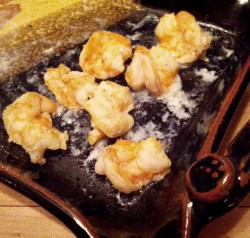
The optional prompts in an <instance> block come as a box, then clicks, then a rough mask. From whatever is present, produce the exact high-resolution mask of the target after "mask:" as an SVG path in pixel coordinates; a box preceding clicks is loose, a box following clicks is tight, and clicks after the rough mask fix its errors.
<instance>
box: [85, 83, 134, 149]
mask: <svg viewBox="0 0 250 238" xmlns="http://www.w3.org/2000/svg"><path fill="white" fill-rule="evenodd" d="M84 108H85V110H86V111H88V112H89V113H90V115H91V125H92V126H93V127H94V130H92V131H91V132H90V133H89V137H88V141H89V143H90V144H92V145H93V144H95V143H96V142H97V141H98V140H100V139H101V138H102V137H103V136H105V135H106V136H107V137H109V138H115V137H118V136H121V135H123V134H125V133H126V132H128V131H129V130H130V129H131V127H132V126H133V125H134V119H133V117H132V116H130V115H129V114H128V113H129V111H130V110H132V109H133V108H134V102H133V98H132V95H131V93H130V91H129V88H128V87H124V86H121V85H119V84H116V83H114V82H110V81H103V82H101V83H100V85H99V86H98V87H97V89H96V90H95V92H94V96H93V98H91V99H89V100H88V101H87V102H86V103H85V105H84Z"/></svg>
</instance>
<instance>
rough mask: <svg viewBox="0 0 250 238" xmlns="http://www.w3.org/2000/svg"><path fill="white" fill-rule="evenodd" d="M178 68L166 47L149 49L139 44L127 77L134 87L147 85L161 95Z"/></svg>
mask: <svg viewBox="0 0 250 238" xmlns="http://www.w3.org/2000/svg"><path fill="white" fill-rule="evenodd" d="M178 69H179V66H178V63H177V61H176V60H175V59H174V58H173V57H172V55H171V54H170V53H169V51H167V50H166V49H164V48H162V47H161V46H159V45H157V46H153V47H152V48H151V49H150V50H149V49H147V48H146V47H144V46H140V45H138V46H137V47H136V50H135V53H134V56H133V59H132V62H131V64H130V65H129V66H128V68H127V71H126V74H125V79H126V81H127V83H128V85H129V86H130V87H131V88H132V89H134V90H140V89H143V88H144V87H146V88H147V89H148V90H149V91H150V93H152V94H153V95H157V96H159V95H161V94H163V93H164V92H166V90H167V88H168V87H169V86H170V85H171V84H172V82H173V80H174V79H175V76H176V74H177V72H178Z"/></svg>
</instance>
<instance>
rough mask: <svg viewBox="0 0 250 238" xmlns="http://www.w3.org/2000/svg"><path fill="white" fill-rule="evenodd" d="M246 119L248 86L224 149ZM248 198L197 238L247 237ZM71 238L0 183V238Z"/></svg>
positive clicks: (53, 220) (249, 111)
mask: <svg viewBox="0 0 250 238" xmlns="http://www.w3.org/2000/svg"><path fill="white" fill-rule="evenodd" d="M249 119H250V85H249V86H248V89H247V92H246V94H245V95H244V97H243V99H242V101H241V103H240V105H239V107H238V110H237V112H236V113H235V116H234V118H233V121H232V123H231V124H230V128H229V130H228V131H227V132H226V134H225V138H224V140H223V146H226V145H227V144H228V143H229V142H230V140H231V139H232V138H233V137H234V136H235V134H236V133H237V132H238V131H239V130H240V129H241V127H242V126H243V125H244V124H245V123H246V122H247V121H248V120H249ZM249 221H250V197H248V198H247V199H246V200H245V201H244V202H243V203H242V204H241V205H240V206H239V207H238V208H236V209H234V210H233V211H232V212H230V213H228V214H227V215H225V216H223V217H221V218H218V219H216V220H215V221H214V222H212V223H211V224H209V225H207V226H206V227H205V229H204V230H203V231H202V232H201V234H200V237H199V238H211V237H213V238H248V237H250V226H249ZM9 237H10V238H11V237H25V238H26V237H27V238H32V237H36V238H44V237H55V238H56V237H58V238H59V237H60V238H71V237H72V238H73V237H75V236H74V234H73V233H72V232H71V231H70V230H69V229H68V228H67V227H66V226H65V225H64V224H62V222H60V221H59V220H58V219H57V218H55V217H54V216H53V215H51V214H50V213H49V212H47V211H46V210H44V209H43V208H42V207H40V206H39V205H38V204H36V203H35V202H33V201H31V200H30V199H28V198H26V197H25V196H23V195H22V194H20V193H18V192H16V191H14V190H13V189H11V188H9V187H7V186H6V185H4V184H2V183H0V238H9Z"/></svg>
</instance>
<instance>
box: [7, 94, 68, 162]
mask: <svg viewBox="0 0 250 238" xmlns="http://www.w3.org/2000/svg"><path fill="white" fill-rule="evenodd" d="M56 110H57V105H56V104H55V103H54V102H53V101H52V100H50V99H49V98H46V97H44V96H42V95H40V94H38V93H35V92H28V93H25V94H23V95H22V96H21V97H19V98H18V99H17V100H16V101H14V102H13V103H12V104H11V105H9V106H8V107H7V108H6V109H5V110H4V112H3V122H4V126H5V128H6V131H7V133H8V135H9V140H8V141H9V142H14V143H16V144H18V145H21V146H22V147H23V148H24V149H25V150H26V152H27V153H28V154H29V155H30V158H31V161H32V162H33V163H37V164H41V165H42V164H44V163H45V162H46V159H45V158H44V157H43V155H44V152H45V150H47V149H50V150H57V149H63V150H65V149H66V148H67V145H66V142H67V140H68V134H67V132H64V133H62V132H60V131H58V130H57V129H55V128H53V126H52V119H51V116H50V114H52V113H55V112H56Z"/></svg>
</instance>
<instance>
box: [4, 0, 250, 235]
mask: <svg viewBox="0 0 250 238" xmlns="http://www.w3.org/2000/svg"><path fill="white" fill-rule="evenodd" d="M180 2H182V1H180ZM143 4H145V6H147V7H145V11H140V12H136V13H134V14H132V15H130V16H129V17H128V18H126V19H124V20H122V21H121V22H119V23H117V24H115V25H113V26H111V27H110V28H109V29H108V30H110V31H114V32H118V33H120V34H122V35H124V36H126V37H128V38H130V39H131V41H132V44H133V46H135V45H137V44H141V45H145V46H147V47H151V46H152V45H155V44H156V43H157V41H156V38H155V36H154V29H155V26H156V25H157V23H158V20H159V17H160V16H161V15H162V14H164V12H167V11H173V10H175V11H176V10H183V9H184V10H185V9H186V10H189V11H191V12H192V13H193V14H195V16H196V17H197V18H198V19H200V20H201V21H200V25H201V26H202V27H203V28H204V29H205V30H206V31H209V32H210V33H211V34H212V35H213V41H212V44H211V47H210V49H209V50H208V51H207V54H206V59H205V60H204V59H203V60H201V59H199V60H197V61H196V62H194V63H191V64H189V65H186V66H185V67H182V68H181V69H180V71H179V76H180V77H179V80H178V81H177V85H175V89H173V90H175V91H174V92H175V94H172V95H170V96H168V97H167V98H164V99H163V98H161V99H156V98H153V97H151V96H150V95H149V94H148V93H147V92H139V93H133V95H134V99H135V105H136V106H135V110H133V112H132V114H133V116H134V118H135V126H134V127H133V129H132V131H131V132H130V133H129V134H128V135H126V136H124V138H129V139H143V138H146V137H148V136H150V135H152V136H156V137H157V138H158V139H159V140H160V141H161V142H162V143H163V144H164V148H165V150H166V152H167V154H168V156H169V157H170V158H171V161H172V171H171V173H170V174H169V175H168V176H166V177H165V179H164V180H163V181H160V182H157V183H151V184H149V185H148V186H146V187H145V188H143V189H141V190H140V191H137V192H134V193H132V194H129V195H125V194H122V193H119V192H118V191H117V190H115V189H114V188H113V186H112V185H111V184H110V182H109V181H108V180H107V179H106V178H105V177H103V176H98V175H96V174H95V173H94V163H95V160H96V157H95V154H96V151H97V150H99V149H100V148H93V147H91V146H90V145H89V144H88V143H87V132H88V131H89V130H90V118H89V116H88V114H87V113H86V112H84V111H80V112H75V111H71V110H66V109H65V110H64V111H63V112H62V113H61V114H60V115H57V116H55V117H54V118H53V124H54V126H55V127H57V128H59V129H60V130H61V131H64V130H67V131H68V132H69V136H70V140H69V142H68V149H67V150H66V151H53V152H52V151H47V152H46V154H45V157H46V158H47V163H46V164H45V165H43V166H37V165H34V164H32V163H31V162H30V159H29V156H28V155H27V154H26V153H25V152H24V150H23V149H22V148H21V147H20V146H17V145H15V144H9V143H8V142H7V138H8V136H7V134H6V131H5V129H4V127H3V123H2V120H1V121H0V161H1V166H0V179H1V181H4V182H5V183H7V184H9V185H10V186H12V187H14V188H16V189H18V190H19V191H21V192H23V193H24V194H26V195H27V196H29V197H31V198H32V199H34V200H35V201H37V202H38V203H40V204H41V205H43V206H44V207H45V208H47V209H48V210H49V211H51V212H52V213H53V214H55V215H56V216H58V217H59V218H60V219H61V220H62V221H64V222H65V224H66V225H67V226H69V228H71V229H72V231H73V232H74V233H75V234H76V235H77V236H78V237H88V236H92V237H181V236H182V237H196V235H197V234H198V233H199V231H200V229H201V228H202V227H203V226H204V225H205V224H206V223H208V222H210V221H211V220H212V219H213V218H215V217H216V216H219V215H222V214H224V213H225V212H227V211H228V210H230V209H231V208H232V207H235V206H236V205H238V204H239V202H240V201H241V200H242V199H243V198H244V197H245V196H246V195H247V193H248V191H249V182H248V181H249V180H248V177H247V172H248V167H249V162H248V160H249V145H244V143H242V141H247V140H248V141H249V125H248V126H246V128H245V130H243V132H242V133H241V134H240V136H239V137H238V138H237V139H235V142H234V143H233V144H232V146H231V147H230V149H229V150H228V154H218V153H217V150H218V146H219V144H220V141H221V137H222V135H223V133H224V132H225V129H226V127H227V125H228V122H229V121H230V118H231V116H232V114H233V112H234V110H235V108H236V107H237V104H238V102H239V100H240V98H241V96H242V95H243V93H244V90H245V88H246V87H247V85H248V82H249V75H247V70H248V68H249V64H250V62H249V59H248V57H249V47H250V46H249V39H248V36H249V25H248V22H247V17H246V16H247V12H248V13H249V11H248V10H249V6H248V5H246V6H244V5H237V4H236V5H235V4H233V5H232V4H226V5H225V6H226V7H228V10H230V11H233V12H234V14H236V15H235V16H237V17H232V18H231V21H228V18H227V14H228V12H226V14H225V15H221V16H220V18H217V15H213V14H212V13H213V10H214V7H215V5H213V4H212V2H211V3H208V2H206V1H204V2H202V4H201V5H200V6H199V5H196V4H198V3H196V1H193V5H190V4H186V3H185V2H182V5H180V3H179V5H176V4H173V3H172V4H169V5H168V4H165V5H164V4H162V5H159V6H154V7H152V6H150V1H148V2H147V3H143ZM146 4H147V5H146ZM214 4H215V3H214ZM203 5H204V6H203ZM219 5H220V4H219ZM211 6H212V7H211ZM225 6H224V7H225ZM199 7H200V8H199ZM218 7H220V6H218ZM156 8H161V9H156ZM218 11H219V8H218V9H217V12H218ZM202 16H203V17H202ZM218 20H219V22H218ZM243 46H244V47H243ZM81 49H82V44H81V45H79V46H76V47H74V48H72V49H69V50H67V51H66V52H65V53H64V54H62V55H60V56H56V57H54V58H51V59H49V60H46V61H43V62H41V64H39V65H38V66H36V67H34V68H33V69H31V70H29V71H28V72H24V73H23V74H21V75H18V76H16V77H13V78H11V79H9V80H8V81H6V82H4V83H2V84H1V85H0V95H1V98H0V114H1V117H2V112H3V110H4V109H5V107H6V106H7V105H9V104H10V103H12V102H13V101H14V100H15V99H16V98H17V97H19V96H20V95H21V94H23V93H25V92H27V91H36V92H39V93H41V94H43V95H45V96H48V97H50V98H52V99H53V100H55V99H54V97H53V95H52V93H51V92H50V91H49V90H48V89H47V88H46V87H45V85H44V81H43V75H44V73H45V72H46V70H47V68H48V67H57V66H58V65H59V64H60V63H64V64H66V65H67V66H69V67H70V68H71V69H72V70H80V67H79V65H78V58H79V54H80V51H81ZM113 80H114V81H115V82H118V83H120V84H123V85H126V83H125V80H124V75H123V74H122V75H120V76H118V77H116V78H115V79H113ZM180 85H182V89H181V93H179V92H180V90H176V88H178V87H180ZM3 95H4V96H3ZM178 96H179V97H178ZM174 99H175V101H176V100H177V104H176V103H173V102H174ZM176 105H177V106H176ZM220 107H223V108H224V110H222V111H220V112H219V109H220ZM142 132H143V133H142ZM113 142H114V140H106V141H105V142H104V143H102V145H100V147H102V146H104V145H106V144H110V143H113ZM239 145H240V146H241V148H243V147H244V146H245V147H244V148H245V150H246V152H245V153H244V154H243V155H239V154H238V147H239ZM242 146H243V147H242ZM93 151H94V152H93ZM197 159H198V160H197ZM196 161H198V162H196ZM215 163H216V164H218V165H220V166H219V167H220V168H223V169H221V170H220V173H219V174H218V177H217V178H216V179H212V178H210V177H209V174H208V175H207V174H205V175H203V172H204V171H203V168H204V167H209V168H211V169H212V170H213V171H215V172H218V171H217V170H218V168H219V167H216V166H214V164H215ZM242 163H244V166H242ZM242 168H243V170H242ZM27 171H32V173H33V174H35V175H36V177H37V178H34V179H33V180H30V179H27V178H25V177H24V176H23V175H22V174H23V173H24V172H27ZM187 171H188V172H187ZM242 171H243V172H244V173H243V172H242ZM237 175H242V176H243V175H245V177H244V178H246V183H245V184H240V182H239V180H237V178H238V177H239V176H237ZM197 176H198V177H202V178H204V179H203V180H198V182H197ZM225 176H226V177H227V178H228V180H227V183H226V185H225V184H221V183H220V181H222V180H223V181H224V178H225ZM200 181H203V182H202V183H201V182H200ZM207 181H209V183H207ZM186 185H187V186H186ZM187 188H188V189H187ZM197 191H198V193H197ZM218 191H219V192H218ZM207 198H208V199H207ZM190 201H192V206H190V204H191V202H190ZM184 218H185V219H184ZM190 224H191V225H192V226H190Z"/></svg>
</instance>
